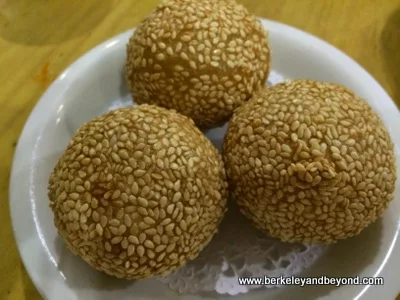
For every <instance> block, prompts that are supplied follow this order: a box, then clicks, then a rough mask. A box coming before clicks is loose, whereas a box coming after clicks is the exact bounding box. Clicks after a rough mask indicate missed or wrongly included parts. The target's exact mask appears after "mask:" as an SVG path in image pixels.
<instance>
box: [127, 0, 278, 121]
mask: <svg viewBox="0 0 400 300" xmlns="http://www.w3.org/2000/svg"><path fill="white" fill-rule="evenodd" d="M125 69H126V78H127V82H128V86H129V89H130V91H131V93H132V95H133V98H134V101H135V102H136V103H140V104H142V103H148V104H156V105H159V106H162V107H165V108H170V109H175V110H177V111H178V112H179V113H182V114H184V115H186V116H189V117H190V118H192V119H193V120H194V121H195V123H196V125H197V126H199V127H201V128H203V129H207V128H211V127H215V126H218V125H220V124H222V123H224V122H225V121H227V120H228V119H229V117H230V116H231V114H232V112H233V110H234V109H235V108H236V107H238V106H240V105H241V104H242V103H244V102H245V101H247V100H248V99H249V98H250V97H251V95H252V94H253V92H254V91H256V90H257V89H259V88H260V87H261V86H263V85H264V84H265V82H266V79H267V77H268V74H269V70H270V50H269V44H268V37H267V32H266V31H265V29H264V27H263V25H262V23H261V22H260V21H259V20H258V19H257V18H256V17H255V16H253V15H251V14H250V13H249V12H248V11H247V10H246V8H244V7H243V6H242V5H239V4H237V3H236V2H235V1H233V0H224V1H215V0H201V1H200V0H169V1H164V2H163V3H162V4H160V5H159V6H158V7H157V8H156V9H155V11H154V12H153V13H151V14H150V15H149V16H148V17H147V18H146V19H144V20H143V21H142V22H141V24H140V25H139V26H138V27H137V29H136V31H135V32H134V34H133V36H132V38H131V39H130V41H129V44H128V46H127V61H126V68H125Z"/></svg>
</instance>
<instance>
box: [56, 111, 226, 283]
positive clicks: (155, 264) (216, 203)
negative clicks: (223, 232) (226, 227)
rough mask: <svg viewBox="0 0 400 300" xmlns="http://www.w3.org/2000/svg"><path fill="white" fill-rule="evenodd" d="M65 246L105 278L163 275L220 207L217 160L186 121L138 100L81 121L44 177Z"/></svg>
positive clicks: (222, 186)
mask: <svg viewBox="0 0 400 300" xmlns="http://www.w3.org/2000/svg"><path fill="white" fill-rule="evenodd" d="M48 195H49V199H50V207H51V209H52V210H53V212H54V218H55V219H54V223H55V225H56V227H57V229H58V232H59V234H60V235H61V237H62V238H63V239H64V240H65V242H66V244H67V245H68V247H69V248H70V249H71V250H72V251H73V252H74V253H75V254H77V255H79V256H81V257H82V258H83V259H84V260H85V261H87V262H88V263H89V264H90V265H92V266H93V267H94V268H96V269H98V270H101V271H103V272H105V273H108V274H109V275H113V276H116V277H121V278H128V279H133V278H135V279H141V278H147V277H150V276H155V275H165V274H168V273H169V272H172V271H174V270H175V269H177V268H178V267H180V266H181V265H183V264H184V263H185V262H186V261H187V260H190V259H193V258H195V257H196V256H197V255H198V253H199V251H200V250H201V249H202V247H204V246H205V245H207V243H208V242H209V241H210V240H211V238H212V236H213V235H214V233H215V232H216V230H217V226H218V224H219V223H220V221H221V220H222V218H223V215H224V213H225V211H226V198H227V183H226V180H225V171H224V168H223V163H222V158H221V156H220V154H219V153H218V151H217V150H216V149H215V147H214V146H213V145H212V144H211V142H210V141H209V140H208V139H207V138H206V137H205V136H204V135H203V134H202V133H201V132H200V131H199V130H198V129H197V128H196V127H195V126H194V123H193V121H192V120H190V119H189V118H187V117H185V116H182V115H179V114H177V113H175V112H174V111H168V110H166V109H163V108H160V107H156V106H151V105H150V106H149V105H142V106H136V107H133V108H124V109H118V110H115V111H112V112H109V113H107V114H105V115H103V116H100V117H98V118H96V119H94V120H92V121H90V122H88V123H86V124H84V125H83V126H82V127H81V128H80V129H79V130H78V132H77V133H76V135H75V136H74V138H73V140H72V141H71V142H70V144H69V146H68V148H67V149H66V151H65V153H64V155H63V156H62V157H61V159H60V160H59V162H58V163H57V165H56V167H55V169H54V171H53V173H52V174H51V176H50V180H49V188H48Z"/></svg>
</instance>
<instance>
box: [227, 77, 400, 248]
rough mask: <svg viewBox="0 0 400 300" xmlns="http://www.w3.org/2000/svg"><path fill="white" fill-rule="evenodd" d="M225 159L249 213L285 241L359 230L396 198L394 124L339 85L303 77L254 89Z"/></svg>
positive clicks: (329, 238)
mask: <svg viewBox="0 0 400 300" xmlns="http://www.w3.org/2000/svg"><path fill="white" fill-rule="evenodd" d="M224 159H225V162H226V169H227V174H228V179H229V181H230V188H231V189H232V193H233V197H234V198H235V200H236V201H237V203H238V205H239V206H240V208H241V211H242V212H243V214H244V215H245V216H247V217H248V218H249V219H250V220H251V221H252V222H253V223H254V224H255V226H256V227H258V228H259V229H261V230H263V231H264V232H266V233H268V234H269V235H270V236H272V237H276V238H279V239H281V240H282V241H285V242H305V243H333V242H336V241H338V240H341V239H345V238H348V237H352V236H355V235H358V234H359V233H360V232H361V231H362V230H363V229H364V228H366V227H367V226H368V225H369V224H370V223H372V222H374V221H375V220H376V219H377V218H378V217H379V216H381V215H382V213H383V212H384V210H385V209H386V208H387V206H388V204H389V202H390V201H391V200H392V199H393V197H394V189H395V181H396V164H395V156H394V148H393V143H392V141H391V139H390V136H389V133H388V131H387V130H386V129H385V127H384V125H383V123H382V122H381V120H380V119H379V117H378V116H377V114H376V113H375V112H374V111H373V110H372V109H371V107H370V106H369V105H368V104H367V103H366V102H365V101H364V100H362V99H360V98H359V97H358V96H357V95H355V94H354V93H353V92H351V91H349V90H348V89H346V88H344V87H342V86H339V85H337V84H331V83H324V82H317V81H309V80H297V81H288V82H286V83H282V84H278V85H276V86H274V87H271V88H268V89H263V90H262V91H260V92H259V93H256V94H255V95H254V97H253V98H252V99H251V100H250V101H249V102H248V103H246V104H245V105H243V106H242V107H240V108H238V109H237V111H235V113H234V115H233V117H232V119H231V121H230V124H229V129H228V133H227V135H226V137H225V141H224Z"/></svg>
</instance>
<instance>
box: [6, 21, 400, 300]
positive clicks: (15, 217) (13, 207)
mask: <svg viewBox="0 0 400 300" xmlns="http://www.w3.org/2000/svg"><path fill="white" fill-rule="evenodd" d="M259 19H260V20H261V21H262V23H263V25H264V27H266V28H267V29H268V28H269V27H274V28H275V29H279V30H283V31H286V32H287V34H289V35H290V36H291V38H293V39H303V40H304V39H305V40H308V41H310V45H314V46H315V47H316V48H321V49H320V51H322V50H324V49H325V50H326V51H327V52H331V53H332V54H334V56H336V58H337V59H338V61H341V62H342V63H343V64H346V65H347V68H353V69H355V70H353V71H354V72H357V73H359V74H360V75H362V76H363V78H364V79H363V80H365V81H366V83H369V84H370V85H372V86H374V88H373V89H375V90H376V91H377V94H379V95H381V96H383V99H382V101H383V102H384V106H385V110H388V111H390V115H391V118H392V119H394V118H396V119H397V120H399V121H400V113H399V110H398V108H397V106H396V105H395V103H394V101H393V100H392V99H391V98H390V96H389V95H388V93H387V92H386V91H385V90H384V89H383V87H382V86H381V85H380V83H379V82H378V81H377V80H376V79H375V78H374V77H373V76H372V75H371V74H369V73H368V72H367V71H366V70H365V69H364V68H363V67H362V66H361V65H360V64H359V63H358V62H356V61H355V60H354V59H352V58H351V57H349V56H348V55H347V54H345V53H344V52H343V51H341V50H339V49H338V48H336V47H335V46H333V45H331V44H329V43H328V42H326V41H324V40H322V39H320V38H319V37H317V36H315V35H313V34H311V33H308V32H305V31H303V30H301V29H298V28H295V27H292V26H289V25H286V24H283V23H280V22H276V21H272V20H267V19H264V18H259ZM134 30H135V28H133V29H130V30H127V31H124V32H122V33H120V34H118V35H116V36H114V37H111V38H110V39H107V40H106V41H104V42H102V43H100V44H98V45H97V46H95V47H93V48H92V49H90V50H89V51H87V52H86V53H84V54H83V55H82V56H80V57H79V58H78V59H77V60H75V61H74V62H73V63H72V64H71V65H70V66H68V67H67V68H66V69H65V70H64V71H63V72H62V73H61V74H60V75H59V76H58V77H57V79H56V80H55V81H53V83H52V84H51V85H50V86H49V87H48V88H47V90H46V91H45V92H44V93H43V94H42V96H41V97H40V98H39V100H38V101H37V103H36V104H35V106H34V108H33V109H32V111H31V113H30V115H29V117H28V119H27V120H26V122H25V124H24V127H23V130H22V131H21V133H20V136H19V138H18V143H17V147H16V149H15V152H14V157H13V161H12V166H11V174H10V181H9V210H10V217H11V224H12V230H13V235H14V240H15V242H16V244H17V248H18V252H19V255H20V258H21V260H22V262H23V264H24V267H25V269H26V271H27V273H28V275H29V277H30V278H31V280H32V282H33V283H34V285H35V287H36V289H37V290H38V292H39V293H40V294H41V296H42V297H43V298H45V299H53V298H54V297H55V296H56V294H55V293H56V291H53V290H51V291H52V292H51V291H49V290H43V282H42V281H41V278H40V277H38V276H34V275H33V274H35V273H36V271H35V270H34V268H35V266H36V265H35V264H34V263H32V262H31V259H30V255H28V252H32V251H33V252H42V251H45V249H43V248H42V247H43V244H42V243H40V241H38V244H36V245H34V246H35V248H34V249H32V245H30V244H28V245H27V244H26V243H25V241H24V240H23V238H24V237H25V236H26V234H25V233H24V232H21V231H20V230H18V229H17V228H19V224H18V221H19V217H20V213H21V212H22V211H23V210H24V209H23V207H25V208H27V207H28V206H29V212H30V213H29V215H33V214H32V213H31V208H32V207H31V205H32V203H31V199H26V200H24V201H25V202H23V201H22V203H24V204H23V205H21V202H18V203H17V199H15V194H16V189H18V184H16V183H17V182H18V179H17V178H16V172H17V167H18V166H19V161H20V160H21V161H22V160H23V159H22V158H23V157H24V156H26V154H25V153H26V152H27V151H30V150H29V149H28V150H25V149H23V147H22V145H21V141H23V140H26V139H28V140H29V138H30V137H31V136H30V135H29V133H30V131H32V130H30V128H31V127H33V128H35V126H34V124H35V123H34V121H35V119H38V118H39V116H40V115H41V114H42V110H43V109H44V108H45V106H46V105H48V103H47V102H49V100H50V98H51V97H50V96H51V95H52V94H54V93H55V91H58V89H59V88H62V86H63V83H64V80H65V78H67V77H68V74H69V73H73V72H74V71H76V70H75V69H79V67H81V66H82V65H85V64H88V63H90V62H91V61H93V60H96V57H97V56H98V55H102V53H103V52H107V51H112V49H113V47H114V46H115V45H117V44H119V43H121V42H125V41H126V39H127V36H130V35H131V34H132V33H133V31H134ZM61 91H62V89H61ZM57 94H60V92H57ZM383 121H384V122H385V120H383ZM38 128H39V127H37V128H36V129H38ZM391 134H393V130H392V131H391ZM399 136H400V133H399ZM397 146H398V145H397V144H396V147H397ZM32 162H33V158H32V157H30V158H29V163H30V166H31V165H32ZM30 175H31V174H30ZM398 180H399V179H398ZM392 202H394V203H392V204H391V205H393V204H396V205H395V207H396V209H397V213H399V212H400V206H399V203H398V202H400V200H398V201H394V200H393V201H392ZM395 202H397V203H395ZM397 217H398V219H397V228H396V234H395V237H394V238H393V241H392V244H391V246H390V249H389V254H390V253H392V252H393V251H396V250H397V251H398V252H400V242H399V240H398V238H397V236H398V233H399V231H400V214H399V216H397ZM26 220H28V221H26V222H30V227H31V228H32V230H33V232H35V234H36V238H37V239H40V236H38V235H39V232H38V231H37V230H36V229H35V226H36V222H35V220H33V219H32V220H30V218H27V219H26ZM26 248H29V251H27V249H26ZM389 254H388V255H387V256H386V258H385V261H384V263H382V265H381V267H380V269H381V270H379V271H380V272H379V276H384V277H385V278H391V279H392V280H391V283H390V285H387V284H385V286H384V289H381V288H379V287H377V286H366V287H365V288H364V289H363V290H362V291H361V292H360V293H359V295H358V296H357V297H356V298H355V299H360V298H361V297H365V298H363V299H376V298H378V297H381V296H382V293H384V294H386V295H387V296H393V297H396V296H397V294H398V293H399V292H400V284H399V283H400V280H398V279H397V280H395V279H393V278H396V269H400V258H399V259H396V258H395V257H394V256H395V255H389ZM48 263H51V262H48ZM375 276H377V275H376V274H375Z"/></svg>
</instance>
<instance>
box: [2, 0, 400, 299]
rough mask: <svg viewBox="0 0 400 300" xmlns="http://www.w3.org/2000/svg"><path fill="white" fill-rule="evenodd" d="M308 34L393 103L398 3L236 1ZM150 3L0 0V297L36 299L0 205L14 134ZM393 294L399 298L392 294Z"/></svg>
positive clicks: (398, 81)
mask: <svg viewBox="0 0 400 300" xmlns="http://www.w3.org/2000/svg"><path fill="white" fill-rule="evenodd" d="M240 2H242V3H244V4H245V5H246V6H247V7H248V8H249V10H250V11H251V12H253V13H255V14H257V15H259V16H262V17H265V18H269V19H272V20H276V21H280V22H283V23H287V24H290V25H293V26H295V27H298V28H301V29H303V30H306V31H308V32H311V33H313V34H315V35H317V36H319V37H321V38H322V39H325V40H326V41H328V42H330V43H332V44H333V45H335V46H337V47H338V48H340V49H341V50H343V51H344V52H345V53H347V54H348V55H350V56H351V57H353V58H354V59H355V60H356V61H358V62H359V63H360V64H361V65H363V66H364V67H365V68H366V69H367V70H368V71H369V72H370V73H371V74H372V75H373V76H374V77H375V78H376V79H377V80H378V81H379V82H380V83H381V84H382V85H383V87H384V88H385V89H386V90H387V92H388V93H389V94H390V96H392V98H393V99H395V101H396V102H397V103H398V104H400V0H381V1H377V0H332V1H328V0H324V1H321V0H286V1H285V0H269V1H259V0H241V1H240ZM157 3H158V1H156V0H101V1H98V0H85V1H78V0H57V1H46V0H35V1H34V0H19V1H15V0H0V70H1V71H0V104H1V109H0V140H1V144H0V153H1V157H2V159H1V160H0V222H1V226H0V241H1V244H2V245H1V247H0V299H13V300H18V299H27V300H35V299H40V295H39V294H38V292H37V291H36V289H35V287H34V286H33V285H32V282H31V280H30V279H29V277H28V275H27V274H26V272H25V270H24V267H23V265H22V263H21V261H20V258H19V255H18V252H17V247H16V245H15V243H14V239H13V234H12V229H11V224H10V217H9V206H8V184H9V172H10V166H11V162H12V158H13V153H14V147H15V145H16V143H17V140H18V136H19V134H20V132H21V130H22V128H23V126H24V123H25V121H26V119H27V117H28V116H29V114H30V112H31V110H32V108H33V106H34V105H35V104H36V101H37V100H38V99H39V97H40V96H41V94H42V93H43V92H44V91H45V90H46V88H47V87H48V86H49V84H51V82H52V81H53V80H54V79H55V78H56V77H57V76H58V74H60V73H61V72H62V71H63V70H64V69H65V68H66V67H67V66H68V65H70V64H71V63H72V62H73V61H74V60H75V59H77V58H78V57H79V56H81V55H82V54H84V53H85V52H86V51H88V50H89V49H91V48H92V47H93V46H95V45H97V44H99V43H100V42H102V41H104V40H106V39H108V38H110V37H112V36H114V35H116V34H118V33H120V32H122V31H125V30H127V29H130V28H132V27H134V26H136V25H137V24H138V22H139V21H140V20H141V19H142V18H143V17H145V16H146V15H147V14H148V13H149V12H150V11H151V10H152V9H153V8H154V7H155V5H156V4H157ZM398 299H400V298H398Z"/></svg>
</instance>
